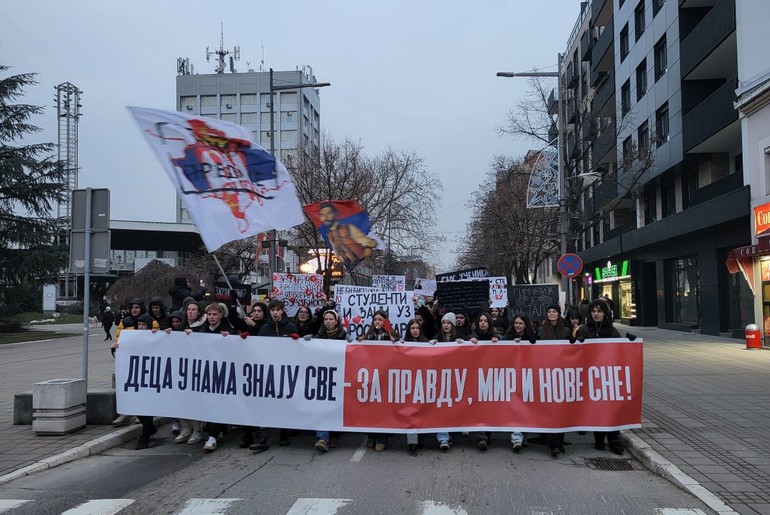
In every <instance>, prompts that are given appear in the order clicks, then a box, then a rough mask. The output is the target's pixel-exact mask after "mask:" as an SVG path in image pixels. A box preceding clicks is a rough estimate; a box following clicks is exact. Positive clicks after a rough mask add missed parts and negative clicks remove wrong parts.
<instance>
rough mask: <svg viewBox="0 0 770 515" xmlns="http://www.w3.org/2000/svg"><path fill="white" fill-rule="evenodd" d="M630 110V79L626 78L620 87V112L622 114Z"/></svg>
mask: <svg viewBox="0 0 770 515" xmlns="http://www.w3.org/2000/svg"><path fill="white" fill-rule="evenodd" d="M630 110H631V81H630V80H627V81H626V83H625V84H623V86H621V87H620V112H621V114H622V115H623V116H625V115H627V114H628V112H629V111H630Z"/></svg>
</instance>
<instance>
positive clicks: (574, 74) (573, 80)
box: [566, 62, 578, 88]
mask: <svg viewBox="0 0 770 515" xmlns="http://www.w3.org/2000/svg"><path fill="white" fill-rule="evenodd" d="M566 81H567V87H568V88H571V87H573V86H576V85H577V83H578V70H575V63H574V62H571V63H569V64H568V65H567V73H566Z"/></svg>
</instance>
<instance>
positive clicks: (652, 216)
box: [644, 188, 658, 225]
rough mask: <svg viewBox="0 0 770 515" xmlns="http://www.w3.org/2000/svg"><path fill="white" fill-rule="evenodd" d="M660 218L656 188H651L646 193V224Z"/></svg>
mask: <svg viewBox="0 0 770 515" xmlns="http://www.w3.org/2000/svg"><path fill="white" fill-rule="evenodd" d="M657 219H658V208H657V204H656V202H655V188H649V189H647V191H646V192H645V194H644V225H649V224H651V223H653V222H655V220H657Z"/></svg>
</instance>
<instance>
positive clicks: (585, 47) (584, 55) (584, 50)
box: [580, 29, 594, 61]
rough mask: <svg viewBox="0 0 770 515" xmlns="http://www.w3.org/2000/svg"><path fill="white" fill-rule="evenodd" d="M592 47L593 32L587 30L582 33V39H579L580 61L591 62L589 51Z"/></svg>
mask: <svg viewBox="0 0 770 515" xmlns="http://www.w3.org/2000/svg"><path fill="white" fill-rule="evenodd" d="M593 47H594V31H593V29H588V30H587V31H585V32H583V37H581V38H580V60H581V61H590V60H591V49H592V48H593Z"/></svg>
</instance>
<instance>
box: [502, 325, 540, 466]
mask: <svg viewBox="0 0 770 515" xmlns="http://www.w3.org/2000/svg"><path fill="white" fill-rule="evenodd" d="M503 340H512V341H515V342H516V343H519V342H522V341H523V342H529V343H535V342H536V341H537V334H535V331H534V329H532V322H530V320H529V317H528V316H527V315H525V314H524V313H518V314H516V315H515V316H514V317H513V320H512V321H511V325H510V326H509V327H508V329H507V330H506V331H505V333H504V334H503ZM511 445H512V446H513V452H519V451H521V449H522V447H523V446H524V433H522V432H521V431H513V432H511Z"/></svg>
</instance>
